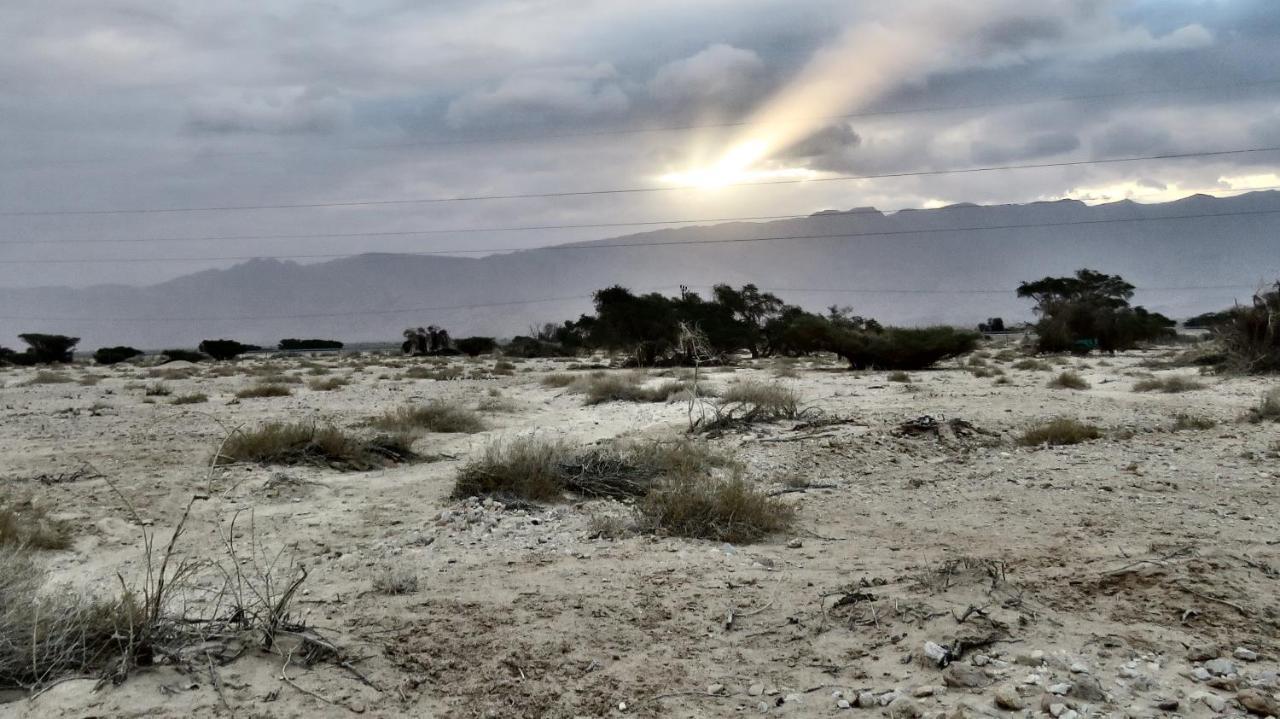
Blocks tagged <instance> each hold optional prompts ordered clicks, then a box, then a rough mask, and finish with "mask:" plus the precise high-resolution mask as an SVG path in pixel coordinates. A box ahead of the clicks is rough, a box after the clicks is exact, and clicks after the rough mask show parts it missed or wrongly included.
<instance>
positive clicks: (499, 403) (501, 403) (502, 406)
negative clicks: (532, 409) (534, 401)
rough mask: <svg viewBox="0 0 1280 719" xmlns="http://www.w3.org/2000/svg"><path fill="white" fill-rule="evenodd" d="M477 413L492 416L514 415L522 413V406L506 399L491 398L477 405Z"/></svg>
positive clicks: (482, 400) (484, 399) (486, 398)
mask: <svg viewBox="0 0 1280 719" xmlns="http://www.w3.org/2000/svg"><path fill="white" fill-rule="evenodd" d="M476 411H477V412H488V413H490V414H512V413H515V412H519V411H520V405H519V404H517V403H516V402H515V401H514V400H510V399H507V398H506V397H502V396H491V397H485V398H483V399H481V400H480V401H479V402H478V403H477V404H476Z"/></svg>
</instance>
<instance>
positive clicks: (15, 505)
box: [0, 492, 71, 654]
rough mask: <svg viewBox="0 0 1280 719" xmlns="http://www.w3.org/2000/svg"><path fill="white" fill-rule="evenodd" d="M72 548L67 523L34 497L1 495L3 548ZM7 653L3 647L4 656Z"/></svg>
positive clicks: (0, 533) (0, 650) (1, 650)
mask: <svg viewBox="0 0 1280 719" xmlns="http://www.w3.org/2000/svg"><path fill="white" fill-rule="evenodd" d="M70 546H71V533H70V529H69V528H68V527H67V525H66V524H65V523H64V522H60V521H58V520H55V519H53V518H52V517H50V516H49V515H48V513H47V512H46V511H45V510H44V509H43V507H42V506H41V505H37V504H34V503H32V502H31V499H30V498H26V499H22V500H19V499H17V498H16V497H14V496H12V495H10V494H9V493H8V492H4V493H0V547H4V548H5V549H6V552H7V551H10V550H11V549H12V548H25V549H66V548H68V547H70ZM0 581H2V580H0ZM0 607H2V605H0ZM2 611H3V609H0V612H2ZM3 653H4V652H3V646H0V654H3Z"/></svg>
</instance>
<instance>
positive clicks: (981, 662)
mask: <svg viewBox="0 0 1280 719" xmlns="http://www.w3.org/2000/svg"><path fill="white" fill-rule="evenodd" d="M969 661H970V662H972V663H973V665H974V666H975V667H985V666H986V665H988V664H990V663H991V657H989V656H987V655H986V654H974V655H973V659H970V660H969Z"/></svg>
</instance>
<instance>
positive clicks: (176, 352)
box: [160, 349, 209, 362]
mask: <svg viewBox="0 0 1280 719" xmlns="http://www.w3.org/2000/svg"><path fill="white" fill-rule="evenodd" d="M160 355H161V356H162V357H164V361H165V362H203V361H205V360H207V359H209V358H208V356H206V355H203V354H200V353H199V352H193V351H191V350H182V349H171V350H165V351H163V352H161V353H160Z"/></svg>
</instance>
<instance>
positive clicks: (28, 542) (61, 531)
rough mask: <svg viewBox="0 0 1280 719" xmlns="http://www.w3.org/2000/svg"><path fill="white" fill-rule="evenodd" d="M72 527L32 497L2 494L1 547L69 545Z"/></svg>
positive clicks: (48, 547)
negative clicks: (55, 516) (56, 517)
mask: <svg viewBox="0 0 1280 719" xmlns="http://www.w3.org/2000/svg"><path fill="white" fill-rule="evenodd" d="M70 546H71V530H70V529H69V528H68V527H67V525H66V524H65V523H63V522H60V521H58V520H56V519H53V518H52V517H50V516H49V515H48V513H47V512H46V511H45V510H44V508H43V507H41V506H39V505H36V504H33V503H32V502H31V499H30V498H26V499H21V500H20V499H18V498H16V497H13V496H11V495H8V494H0V547H6V548H12V547H18V548H23V549H67V548H69V547H70Z"/></svg>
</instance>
